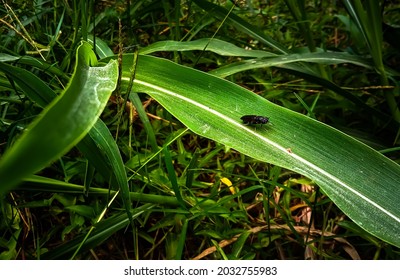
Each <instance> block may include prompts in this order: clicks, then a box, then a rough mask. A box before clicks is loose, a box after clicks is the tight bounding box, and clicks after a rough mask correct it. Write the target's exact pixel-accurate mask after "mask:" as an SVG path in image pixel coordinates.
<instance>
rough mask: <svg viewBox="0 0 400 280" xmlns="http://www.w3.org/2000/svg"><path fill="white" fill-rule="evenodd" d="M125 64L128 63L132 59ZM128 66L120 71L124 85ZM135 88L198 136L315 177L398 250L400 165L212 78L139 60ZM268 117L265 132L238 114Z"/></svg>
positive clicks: (347, 210) (358, 219)
mask: <svg viewBox="0 0 400 280" xmlns="http://www.w3.org/2000/svg"><path fill="white" fill-rule="evenodd" d="M126 60H127V61H129V60H131V59H129V58H127V59H126ZM128 79H129V64H124V65H123V81H125V82H126V81H128ZM134 90H136V91H140V92H146V93H148V94H149V95H151V96H152V97H153V98H154V99H156V100H157V101H158V102H159V103H160V104H161V105H163V106H164V107H165V108H166V109H167V110H168V111H169V112H171V113H172V114H173V115H174V116H175V117H176V118H178V119H179V120H180V121H181V122H183V123H184V124H185V125H186V126H188V127H189V128H190V129H191V130H192V131H194V132H195V133H197V134H199V135H202V136H205V137H207V138H210V139H213V140H215V141H218V142H220V143H223V144H225V145H227V146H229V147H232V148H234V149H235V150H237V151H239V152H241V153H243V154H246V155H249V156H251V157H253V158H256V159H258V160H261V161H266V162H270V163H272V164H276V165H279V166H282V167H285V168H288V169H290V170H293V171H295V172H298V173H300V174H303V175H305V176H307V177H309V178H311V179H313V180H314V181H315V182H316V183H317V184H318V185H319V186H320V187H321V188H322V189H323V191H324V192H325V193H326V194H327V195H328V196H329V197H330V198H331V199H332V200H333V201H334V202H335V203H336V204H337V206H338V207H339V208H341V209H342V210H343V212H345V213H346V214H347V215H348V216H349V217H350V218H351V219H353V220H354V221H355V222H356V223H357V224H358V225H359V226H361V227H362V228H364V229H365V230H367V231H368V232H370V233H372V234H374V235H376V236H378V237H379V238H381V239H383V240H385V241H387V242H389V243H391V244H394V245H396V246H399V247H400V208H399V207H398V201H399V199H400V189H399V187H398V182H400V166H399V165H397V164H396V163H395V162H393V161H391V160H390V159H388V158H386V157H385V156H383V155H382V154H380V153H378V152H376V151H375V150H373V149H371V148H370V147H368V146H366V145H364V144H362V143H361V142H359V141H356V140H355V139H353V138H351V137H349V136H347V135H345V134H344V133H342V132H340V131H338V130H336V129H334V128H331V127H329V126H327V125H325V124H323V123H320V122H318V121H316V120H313V119H311V118H308V117H306V116H303V115H301V114H298V113H295V112H292V111H290V110H287V109H285V108H282V107H280V106H277V105H275V104H273V103H271V102H269V101H267V100H265V99H264V98H261V97H259V96H258V95H255V94H254V93H252V92H250V91H248V90H246V89H243V88H241V87H239V86H237V85H235V84H233V83H230V82H228V81H225V80H222V79H219V78H217V77H215V76H212V75H209V74H205V73H202V72H200V71H196V70H193V69H190V68H187V67H183V66H180V65H177V64H174V63H172V62H169V61H167V60H163V59H159V58H154V57H148V56H139V61H138V66H137V74H136V79H135V83H134ZM248 114H252V115H261V116H268V117H270V120H271V121H270V124H267V125H265V126H263V127H252V126H246V125H243V123H242V122H241V120H240V117H242V116H243V115H248Z"/></svg>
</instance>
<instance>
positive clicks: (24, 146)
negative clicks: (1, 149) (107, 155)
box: [0, 43, 118, 194]
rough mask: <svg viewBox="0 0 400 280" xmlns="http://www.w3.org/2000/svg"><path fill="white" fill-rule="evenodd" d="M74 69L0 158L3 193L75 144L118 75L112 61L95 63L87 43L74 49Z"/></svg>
mask: <svg viewBox="0 0 400 280" xmlns="http://www.w3.org/2000/svg"><path fill="white" fill-rule="evenodd" d="M76 53H77V63H76V66H75V73H74V75H73V77H72V79H71V82H70V84H69V85H68V87H67V88H66V90H65V91H64V93H63V94H62V95H61V96H59V97H58V98H56V99H55V100H54V101H53V102H52V103H51V104H50V105H49V106H48V107H46V108H45V109H44V110H43V113H42V114H41V115H40V116H39V117H38V118H37V119H36V120H35V121H34V122H33V123H32V124H31V125H30V126H29V127H28V129H27V131H26V132H25V133H24V134H23V135H22V136H21V138H20V139H18V140H17V142H16V143H15V144H14V145H13V146H12V147H11V148H10V149H9V150H7V151H6V153H5V154H4V155H3V156H2V158H1V160H0V181H1V182H2V185H1V186H0V193H2V194H4V193H6V192H7V191H9V190H11V189H12V188H13V187H15V185H16V184H18V183H19V182H20V181H21V180H22V179H23V178H24V177H25V176H28V175H30V174H33V173H35V172H37V171H39V170H41V169H42V168H44V167H45V166H47V165H48V164H49V163H50V162H51V161H53V160H55V159H57V158H58V157H60V156H61V155H63V154H64V153H66V152H67V151H68V150H70V149H71V148H72V147H73V146H74V145H76V144H77V143H78V142H79V141H80V140H81V139H82V138H83V137H84V136H85V135H86V133H87V132H88V131H89V130H90V128H91V127H92V126H93V125H94V123H95V122H96V120H97V119H98V117H99V115H100V114H101V112H102V110H103V108H104V106H105V104H106V102H107V101H108V98H109V96H110V94H111V92H112V91H113V90H114V88H115V86H116V81H117V75H118V69H117V68H118V65H117V63H116V61H112V62H110V63H109V64H107V65H106V66H104V67H91V66H92V65H95V64H96V63H97V60H96V58H95V56H94V53H93V51H92V49H91V46H90V45H89V44H88V43H82V44H81V45H80V46H79V47H78V49H77V52H76Z"/></svg>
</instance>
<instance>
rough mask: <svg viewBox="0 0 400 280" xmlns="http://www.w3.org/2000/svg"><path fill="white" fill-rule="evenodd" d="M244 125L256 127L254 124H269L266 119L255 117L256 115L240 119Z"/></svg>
mask: <svg viewBox="0 0 400 280" xmlns="http://www.w3.org/2000/svg"><path fill="white" fill-rule="evenodd" d="M240 119H241V120H242V121H243V123H244V124H249V125H256V124H267V123H268V122H269V118H268V117H263V116H256V115H245V116H243V117H241V118H240Z"/></svg>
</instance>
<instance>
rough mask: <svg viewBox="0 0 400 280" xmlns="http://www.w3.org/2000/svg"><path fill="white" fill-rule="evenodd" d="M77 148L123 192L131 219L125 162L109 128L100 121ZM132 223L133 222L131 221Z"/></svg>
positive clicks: (123, 198)
mask: <svg viewBox="0 0 400 280" xmlns="http://www.w3.org/2000/svg"><path fill="white" fill-rule="evenodd" d="M77 147H78V149H79V150H81V151H82V152H83V153H84V155H85V157H86V158H87V159H88V160H89V161H90V162H91V163H92V164H93V165H94V166H95V168H96V169H97V170H98V171H99V172H100V173H101V174H102V175H103V176H105V179H108V178H111V179H112V180H111V184H112V186H113V187H114V188H115V189H119V190H121V197H122V200H123V202H124V206H125V210H126V212H127V213H128V217H129V218H130V219H131V218H132V217H131V215H130V211H131V209H132V203H131V199H130V195H129V185H128V181H127V175H126V171H125V166H124V162H123V160H122V157H121V153H120V151H119V149H118V146H117V143H116V142H115V140H114V138H113V137H112V135H111V132H110V131H109V130H108V128H107V126H106V125H105V124H104V123H103V122H102V121H101V120H100V119H98V120H97V122H96V123H95V125H94V126H93V127H92V129H91V130H90V131H89V133H88V134H87V135H86V136H85V137H84V138H83V139H82V141H81V142H79V144H78V145H77ZM131 221H133V220H132V219H131Z"/></svg>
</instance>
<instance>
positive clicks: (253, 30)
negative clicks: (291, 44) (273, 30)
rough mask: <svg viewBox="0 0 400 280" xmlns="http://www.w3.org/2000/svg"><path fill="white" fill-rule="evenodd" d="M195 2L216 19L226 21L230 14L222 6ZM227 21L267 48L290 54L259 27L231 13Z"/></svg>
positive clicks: (202, 1) (206, 2) (198, 0)
mask: <svg viewBox="0 0 400 280" xmlns="http://www.w3.org/2000/svg"><path fill="white" fill-rule="evenodd" d="M193 2H195V3H196V5H197V6H199V7H200V8H202V9H204V10H205V11H208V12H209V13H210V14H212V15H214V16H215V17H217V18H219V19H221V20H222V19H224V18H225V17H226V15H227V14H229V11H228V10H226V9H224V8H223V7H221V6H218V5H215V4H213V3H210V2H208V1H204V0H194V1H193ZM226 21H227V22H228V23H230V24H232V25H233V26H235V27H236V28H237V29H239V30H241V31H242V32H244V33H245V34H248V35H249V36H251V37H253V38H254V39H256V40H260V42H262V43H264V44H266V45H267V46H269V47H271V48H273V49H276V50H278V51H279V52H280V53H289V50H288V49H287V48H286V47H285V46H283V45H282V44H280V43H279V42H277V41H275V40H274V39H272V38H271V37H269V36H268V35H266V34H265V33H264V32H262V31H261V30H259V29H258V28H257V27H255V26H253V25H251V24H249V23H247V22H246V21H244V20H243V19H242V18H240V17H239V16H237V15H235V14H233V13H231V14H229V16H228V17H227V19H226Z"/></svg>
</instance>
